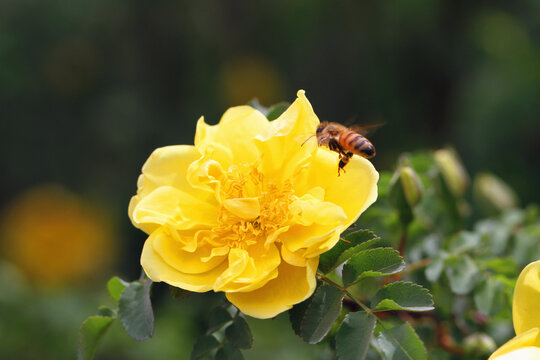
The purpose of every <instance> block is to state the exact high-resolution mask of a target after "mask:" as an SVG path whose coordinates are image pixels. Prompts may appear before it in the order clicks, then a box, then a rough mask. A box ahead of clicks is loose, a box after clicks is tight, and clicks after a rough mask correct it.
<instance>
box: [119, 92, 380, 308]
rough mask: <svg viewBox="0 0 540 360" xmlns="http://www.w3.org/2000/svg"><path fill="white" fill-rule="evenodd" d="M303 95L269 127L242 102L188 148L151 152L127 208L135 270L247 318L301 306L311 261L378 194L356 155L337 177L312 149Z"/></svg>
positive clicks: (313, 121)
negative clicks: (220, 301) (137, 244)
mask: <svg viewBox="0 0 540 360" xmlns="http://www.w3.org/2000/svg"><path fill="white" fill-rule="evenodd" d="M318 124H319V120H318V118H317V116H316V115H315V113H314V112H313V109H312V108H311V105H310V103H309V102H308V100H307V99H306V97H305V95H304V91H303V90H300V91H299V92H298V99H297V100H296V101H295V102H294V103H293V104H292V105H291V106H290V107H289V108H288V109H287V110H286V111H285V112H284V113H283V115H281V116H280V117H279V118H278V119H276V120H275V121H272V122H269V121H268V120H267V119H266V118H265V116H264V115H262V114H261V113H260V112H259V111H257V110H255V109H253V108H251V107H249V106H238V107H234V108H231V109H229V110H228V111H227V112H226V113H225V114H224V115H223V117H222V118H221V121H220V123H219V124H218V125H215V126H210V125H207V124H206V123H205V122H204V120H203V119H202V118H201V119H200V120H199V122H198V124H197V131H196V135H195V146H188V145H177V146H168V147H164V148H159V149H157V150H155V151H154V152H153V154H152V155H151V156H150V158H149V159H148V160H147V161H146V163H145V164H144V166H143V169H142V175H141V176H140V177H139V181H138V191H137V195H136V196H134V197H133V198H132V199H131V202H130V204H129V216H130V218H131V220H132V222H133V224H134V225H135V226H136V227H138V228H140V229H141V230H143V231H144V232H146V233H147V234H148V235H149V237H148V239H147V240H146V242H145V244H144V248H143V251H142V255H141V265H142V267H143V268H144V270H145V272H146V274H147V275H148V277H149V278H150V279H152V280H153V281H164V282H166V283H168V284H170V285H173V286H176V287H180V288H183V289H186V290H189V291H196V292H205V291H209V290H213V291H216V292H217V291H223V292H225V293H226V296H227V298H228V299H229V301H230V302H232V303H233V304H234V305H235V306H237V307H238V308H239V309H240V310H241V311H242V312H244V313H245V314H248V315H251V316H253V317H257V318H269V317H273V316H275V315H277V314H279V313H280V312H282V311H285V310H287V309H289V308H291V307H292V305H294V304H296V303H299V302H301V301H303V300H305V299H306V298H308V297H309V296H310V295H311V294H312V293H313V291H314V289H315V286H316V279H315V273H316V270H317V265H318V262H319V255H320V254H321V253H323V252H325V251H327V250H329V249H331V248H332V247H333V246H334V245H335V244H336V242H337V241H339V236H340V234H341V232H343V231H344V230H345V229H346V228H347V227H348V226H349V225H351V224H352V223H353V222H354V221H356V219H357V218H358V217H359V216H360V214H361V213H362V212H363V211H364V210H365V209H366V208H367V207H368V206H369V205H370V204H372V203H373V202H374V201H375V199H376V197H377V180H378V177H379V175H378V173H377V171H376V170H375V168H374V167H373V165H372V164H371V163H370V162H369V161H367V160H365V159H363V158H360V157H358V156H354V157H353V159H352V160H351V162H350V163H349V164H348V165H347V168H346V173H345V174H342V175H341V176H340V177H338V171H337V170H338V158H337V154H336V153H335V152H331V151H329V150H327V149H325V148H319V147H318V146H317V144H316V141H315V138H313V140H311V141H308V142H306V143H305V144H304V145H303V146H302V143H303V142H304V141H305V140H306V139H307V138H308V137H309V136H310V135H312V134H314V133H315V130H316V128H317V125H318Z"/></svg>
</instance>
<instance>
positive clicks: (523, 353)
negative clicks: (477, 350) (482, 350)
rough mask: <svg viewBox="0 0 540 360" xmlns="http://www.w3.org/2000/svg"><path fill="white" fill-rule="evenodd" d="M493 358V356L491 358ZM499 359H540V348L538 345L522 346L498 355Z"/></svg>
mask: <svg viewBox="0 0 540 360" xmlns="http://www.w3.org/2000/svg"><path fill="white" fill-rule="evenodd" d="M490 359H492V358H490ZM493 359H497V360H538V359H540V348H539V347H536V346H527V347H522V348H519V349H517V350H513V351H511V352H508V353H506V354H503V355H500V356H497V357H496V358H493Z"/></svg>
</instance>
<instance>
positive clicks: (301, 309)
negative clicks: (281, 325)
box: [289, 296, 313, 337]
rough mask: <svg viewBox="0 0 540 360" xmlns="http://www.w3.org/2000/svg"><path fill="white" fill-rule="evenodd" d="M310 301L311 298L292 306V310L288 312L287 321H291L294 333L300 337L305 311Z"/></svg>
mask: <svg viewBox="0 0 540 360" xmlns="http://www.w3.org/2000/svg"><path fill="white" fill-rule="evenodd" d="M312 300H313V296H312V297H310V298H309V299H307V300H305V301H302V302H301V303H299V304H296V305H294V306H293V307H292V309H291V310H289V320H290V321H291V325H292V328H293V330H294V333H295V334H296V335H298V336H300V337H302V321H304V316H305V315H306V311H307V309H308V307H309V304H311V301H312Z"/></svg>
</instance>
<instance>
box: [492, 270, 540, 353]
mask: <svg viewBox="0 0 540 360" xmlns="http://www.w3.org/2000/svg"><path fill="white" fill-rule="evenodd" d="M539 299H540V260H539V261H535V262H533V263H530V264H529V265H527V266H526V267H525V269H523V271H522V272H521V274H520V275H519V278H518V280H517V283H516V288H515V290H514V301H513V304H512V317H513V320H514V330H515V331H516V336H515V337H514V338H513V339H511V340H510V341H508V342H507V343H506V344H504V345H503V346H501V347H500V348H499V349H497V351H495V352H494V353H493V354H492V355H491V356H490V358H489V360H495V359H496V360H535V359H540V306H539Z"/></svg>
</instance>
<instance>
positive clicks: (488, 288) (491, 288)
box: [474, 277, 504, 316]
mask: <svg viewBox="0 0 540 360" xmlns="http://www.w3.org/2000/svg"><path fill="white" fill-rule="evenodd" d="M503 291H504V285H503V283H501V282H500V281H498V280H497V279H494V278H492V277H489V278H487V280H486V281H484V283H483V284H481V285H480V286H479V287H478V289H477V290H476V291H475V292H474V303H475V305H476V308H477V309H478V311H480V312H481V313H482V314H484V315H486V316H491V315H493V314H495V313H497V312H498V311H499V310H500V308H501V306H502V302H503Z"/></svg>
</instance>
